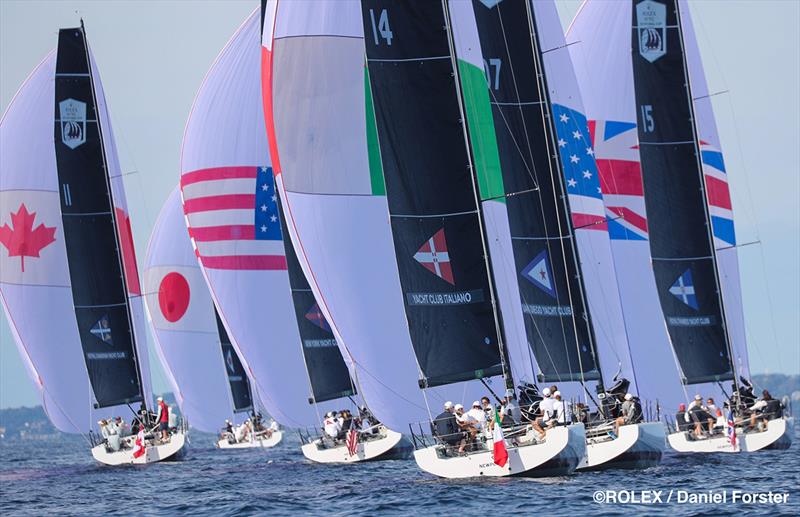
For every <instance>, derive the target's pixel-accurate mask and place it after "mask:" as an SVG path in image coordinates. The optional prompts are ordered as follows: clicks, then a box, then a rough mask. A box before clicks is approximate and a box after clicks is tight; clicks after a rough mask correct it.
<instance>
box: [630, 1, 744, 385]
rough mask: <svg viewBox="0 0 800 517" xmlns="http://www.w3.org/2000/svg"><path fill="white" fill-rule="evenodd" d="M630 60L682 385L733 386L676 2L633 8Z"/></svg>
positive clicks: (664, 299)
mask: <svg viewBox="0 0 800 517" xmlns="http://www.w3.org/2000/svg"><path fill="white" fill-rule="evenodd" d="M632 9H633V17H632V20H633V27H632V33H631V34H632V40H631V41H632V53H633V56H632V57H633V78H634V86H635V90H636V109H637V114H638V117H639V123H638V125H637V126H638V129H637V130H638V134H639V154H640V157H641V167H642V180H643V183H644V200H645V208H646V210H647V226H648V232H649V239H650V253H651V255H652V259H653V273H654V275H655V280H656V287H657V289H658V295H659V300H660V302H661V308H662V310H663V312H664V318H665V321H666V324H667V329H668V330H669V335H670V340H671V342H672V347H673V349H674V351H675V355H676V356H677V359H678V362H679V363H680V367H681V371H682V374H683V382H684V383H685V384H696V383H701V382H709V381H721V380H729V379H732V378H733V372H732V367H731V358H730V354H729V349H728V344H727V336H726V331H725V326H724V325H725V322H724V318H723V314H724V313H723V308H722V300H721V296H720V291H719V289H720V288H719V279H718V274H717V270H716V264H715V257H714V248H713V241H712V236H711V222H710V220H709V217H708V212H707V208H706V196H705V184H704V178H703V172H702V168H701V164H700V160H699V159H698V157H699V149H698V145H699V144H698V142H697V138H696V133H695V128H694V120H693V111H692V98H691V92H690V89H689V85H688V73H687V69H686V60H685V56H684V49H683V41H682V36H681V33H680V25H679V12H678V5H677V1H675V0H664V1H658V2H656V1H653V0H644V1H639V0H634V1H633V2H632Z"/></svg>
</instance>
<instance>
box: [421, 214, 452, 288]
mask: <svg viewBox="0 0 800 517" xmlns="http://www.w3.org/2000/svg"><path fill="white" fill-rule="evenodd" d="M414 260H416V261H417V262H419V263H420V264H422V266H423V267H424V268H425V269H427V270H428V271H430V272H431V273H433V274H434V275H436V276H438V277H439V278H441V279H442V280H444V281H445V282H447V283H448V284H450V285H456V283H455V281H454V280H453V269H452V268H451V267H450V255H449V254H448V252H447V240H446V239H445V236H444V228H442V229H440V230H439V231H438V232H436V233H435V234H433V236H431V238H430V239H428V240H427V241H425V244H423V245H422V246H421V247H420V248H419V250H418V251H417V252H416V253H415V254H414Z"/></svg>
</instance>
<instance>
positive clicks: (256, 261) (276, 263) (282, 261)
mask: <svg viewBox="0 0 800 517" xmlns="http://www.w3.org/2000/svg"><path fill="white" fill-rule="evenodd" d="M200 262H201V263H202V264H203V266H205V267H207V268H210V269H235V270H262V271H263V270H272V271H279V270H285V269H286V257H284V256H282V255H234V256H231V255H223V256H218V257H203V256H201V257H200Z"/></svg>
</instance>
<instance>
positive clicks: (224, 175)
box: [181, 165, 258, 188]
mask: <svg viewBox="0 0 800 517" xmlns="http://www.w3.org/2000/svg"><path fill="white" fill-rule="evenodd" d="M257 174H258V167H256V166H255V165H248V166H242V167H212V168H210V169H200V170H196V171H192V172H187V173H186V174H183V175H181V188H183V187H185V186H186V185H191V184H193V183H200V182H201V181H215V180H228V179H237V178H245V179H247V178H255V177H256V175H257Z"/></svg>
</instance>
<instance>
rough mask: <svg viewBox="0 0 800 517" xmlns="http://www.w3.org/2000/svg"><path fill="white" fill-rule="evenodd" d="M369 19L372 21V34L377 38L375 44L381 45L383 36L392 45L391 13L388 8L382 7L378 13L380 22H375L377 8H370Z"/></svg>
mask: <svg viewBox="0 0 800 517" xmlns="http://www.w3.org/2000/svg"><path fill="white" fill-rule="evenodd" d="M369 19H370V20H371V21H372V36H373V38H375V44H376V45H380V44H381V40H380V38H383V39H385V40H386V44H387V45H389V46H390V47H391V46H392V29H391V28H390V27H389V13H388V12H386V9H381V13H380V15H378V23H375V9H370V10H369Z"/></svg>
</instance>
